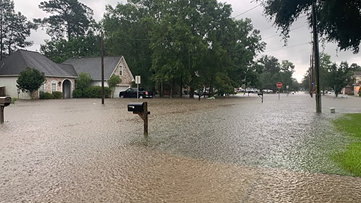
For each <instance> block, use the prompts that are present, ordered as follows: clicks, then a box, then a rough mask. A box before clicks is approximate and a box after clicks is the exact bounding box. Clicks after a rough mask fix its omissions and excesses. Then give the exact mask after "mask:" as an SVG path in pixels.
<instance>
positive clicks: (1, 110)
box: [0, 106, 5, 124]
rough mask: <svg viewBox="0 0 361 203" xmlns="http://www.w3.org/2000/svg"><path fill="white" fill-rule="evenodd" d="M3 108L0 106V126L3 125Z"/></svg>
mask: <svg viewBox="0 0 361 203" xmlns="http://www.w3.org/2000/svg"><path fill="white" fill-rule="evenodd" d="M4 108H5V106H0V124H2V123H4V117H5V116H4Z"/></svg>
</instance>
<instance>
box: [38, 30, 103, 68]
mask: <svg viewBox="0 0 361 203" xmlns="http://www.w3.org/2000/svg"><path fill="white" fill-rule="evenodd" d="M40 50H41V53H43V54H44V55H45V56H46V57H48V58H49V59H51V60H52V61H54V62H56V63H62V62H64V61H65V60H67V59H69V58H73V57H85V56H99V55H100V38H99V37H97V36H95V35H94V33H93V32H88V34H87V35H85V36H80V37H73V38H71V39H70V40H69V41H67V40H65V39H58V40H51V41H49V40H46V41H45V44H44V45H41V47H40Z"/></svg>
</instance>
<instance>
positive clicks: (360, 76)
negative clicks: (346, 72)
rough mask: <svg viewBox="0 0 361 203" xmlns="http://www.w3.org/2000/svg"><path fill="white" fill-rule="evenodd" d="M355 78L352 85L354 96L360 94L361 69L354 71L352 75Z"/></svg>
mask: <svg viewBox="0 0 361 203" xmlns="http://www.w3.org/2000/svg"><path fill="white" fill-rule="evenodd" d="M353 77H354V79H355V85H354V90H353V91H354V94H355V95H356V96H360V94H359V92H360V89H361V71H355V72H354V75H353Z"/></svg>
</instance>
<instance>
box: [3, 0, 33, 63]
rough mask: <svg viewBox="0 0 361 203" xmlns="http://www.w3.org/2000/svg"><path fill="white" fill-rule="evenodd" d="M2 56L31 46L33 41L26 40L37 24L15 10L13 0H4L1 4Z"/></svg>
mask: <svg viewBox="0 0 361 203" xmlns="http://www.w3.org/2000/svg"><path fill="white" fill-rule="evenodd" d="M0 27H1V28H2V29H0V38H1V39H0V43H1V48H0V51H1V53H0V56H1V57H2V55H3V54H11V53H12V52H13V51H14V50H16V49H18V48H24V47H27V46H31V45H32V42H30V41H26V38H27V37H29V36H30V31H31V29H36V28H37V26H36V25H35V24H33V23H31V22H30V21H27V18H26V17H25V16H24V15H22V14H21V13H20V12H18V13H17V12H15V10H14V2H13V0H2V1H1V4H0ZM1 59H2V58H1Z"/></svg>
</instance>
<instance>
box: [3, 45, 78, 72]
mask: <svg viewBox="0 0 361 203" xmlns="http://www.w3.org/2000/svg"><path fill="white" fill-rule="evenodd" d="M28 67H29V68H34V69H37V70H38V71H40V72H43V73H44V74H45V76H48V77H49V76H52V77H77V76H78V75H77V74H76V71H75V70H74V68H72V67H70V66H68V67H66V68H64V69H63V68H62V67H60V66H59V65H58V64H56V63H54V62H53V61H51V60H50V59H48V58H46V57H45V56H43V55H41V54H40V53H38V52H33V51H26V50H18V51H16V52H14V53H13V54H11V55H10V56H9V57H7V58H6V59H4V60H3V61H0V75H6V76H17V75H19V73H20V72H21V71H23V70H25V69H26V68H28ZM74 73H75V74H74Z"/></svg>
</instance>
